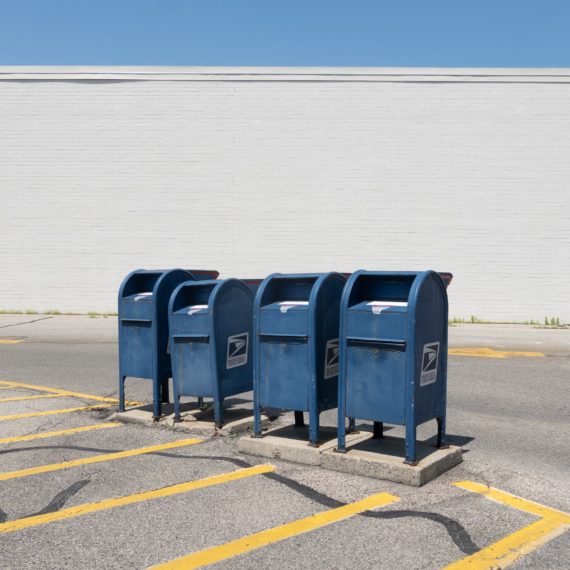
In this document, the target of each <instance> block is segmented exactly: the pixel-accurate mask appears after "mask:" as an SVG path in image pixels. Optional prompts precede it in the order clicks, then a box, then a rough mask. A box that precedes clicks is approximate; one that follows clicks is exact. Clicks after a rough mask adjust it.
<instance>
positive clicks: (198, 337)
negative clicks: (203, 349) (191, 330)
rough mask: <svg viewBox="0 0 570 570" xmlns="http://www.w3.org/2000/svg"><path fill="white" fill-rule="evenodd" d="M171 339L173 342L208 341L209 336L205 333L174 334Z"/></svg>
mask: <svg viewBox="0 0 570 570" xmlns="http://www.w3.org/2000/svg"><path fill="white" fill-rule="evenodd" d="M172 340H174V342H210V336H209V335H207V334H174V335H172Z"/></svg>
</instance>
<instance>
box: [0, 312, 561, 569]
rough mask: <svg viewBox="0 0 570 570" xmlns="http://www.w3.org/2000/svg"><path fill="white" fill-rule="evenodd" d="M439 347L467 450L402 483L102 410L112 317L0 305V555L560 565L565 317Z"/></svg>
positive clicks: (454, 429)
mask: <svg viewBox="0 0 570 570" xmlns="http://www.w3.org/2000/svg"><path fill="white" fill-rule="evenodd" d="M450 347H451V350H450V352H451V356H450V361H449V388H448V405H449V410H448V433H449V439H450V440H451V441H452V442H453V443H455V444H458V445H462V446H463V448H464V450H465V456H464V462H463V463H462V464H461V465H459V466H457V467H455V468H454V469H452V470H451V471H449V472H447V473H445V474H444V475H442V476H441V477H439V478H438V479H436V480H435V481H433V482H431V483H428V484H427V485H425V486H424V487H421V488H411V487H406V486H403V485H398V484H394V483H389V482H384V481H379V480H374V479H368V478H364V477H358V476H351V475H346V474H341V473H335V472H331V471H325V470H323V469H320V468H313V467H308V466H303V465H297V464H293V463H286V462H282V461H278V460H271V461H264V460H262V459H260V458H259V459H258V458H254V457H250V456H244V455H240V454H239V453H238V452H237V438H236V437H218V438H211V439H207V438H203V437H202V438H198V437H191V436H189V435H187V434H180V433H178V432H171V431H169V430H166V429H158V428H145V427H141V426H134V425H126V424H118V423H115V422H111V421H109V419H110V417H111V415H112V414H113V412H114V411H115V409H116V401H115V398H116V396H117V388H118V387H117V377H116V375H117V348H116V319H115V318H112V317H109V318H87V317H72V316H70V317H48V316H41V315H29V316H26V315H3V316H0V426H1V427H2V429H1V430H0V456H1V458H2V467H1V469H0V471H1V473H0V533H2V534H3V536H2V539H1V541H0V552H1V555H2V567H3V568H14V569H15V568H18V569H21V568H64V567H65V568H67V567H75V568H147V567H152V566H156V565H159V564H166V565H167V566H166V567H173V568H174V567H181V568H198V567H203V566H208V565H214V566H212V567H216V568H218V567H219V568H260V567H263V568H291V567H295V568H319V569H320V568H346V567H349V566H350V567H354V568H363V569H364V568H365V569H372V568H374V569H377V568H386V569H400V568H418V569H419V568H422V569H424V568H425V569H432V568H433V569H436V568H446V567H449V568H457V569H460V568H499V567H501V568H502V567H505V566H508V565H509V564H512V567H513V568H544V569H556V568H561V569H562V568H568V565H569V563H568V552H569V547H570V533H569V532H565V531H566V530H567V529H568V528H570V517H568V515H566V514H565V513H567V512H569V511H570V483H569V480H570V478H569V476H568V466H569V465H570V422H569V409H568V401H569V398H568V396H569V393H570V388H569V384H568V378H569V377H570V330H568V329H566V330H552V329H537V328H532V327H522V326H519V327H517V326H484V325H466V326H459V327H451V328H450ZM248 397H249V396H247V395H246V396H245V397H244V398H243V399H245V400H247V399H248ZM127 398H128V399H129V400H131V401H138V402H142V401H148V400H149V399H150V383H149V382H147V381H142V380H141V381H134V380H131V381H130V382H128V384H127ZM241 405H243V404H241ZM246 405H247V404H246ZM334 421H335V415H334V413H327V414H325V415H324V417H323V424H325V425H326V424H327V423H328V424H330V425H334ZM434 432H435V430H434V427H433V426H430V425H426V426H423V427H422V428H421V429H420V430H419V432H418V433H419V436H420V438H422V437H423V438H425V439H428V438H430V437H431V436H433V435H434ZM391 433H394V434H398V433H399V430H398V429H394V430H392V431H391ZM489 487H492V488H494V489H496V490H490V489H489Z"/></svg>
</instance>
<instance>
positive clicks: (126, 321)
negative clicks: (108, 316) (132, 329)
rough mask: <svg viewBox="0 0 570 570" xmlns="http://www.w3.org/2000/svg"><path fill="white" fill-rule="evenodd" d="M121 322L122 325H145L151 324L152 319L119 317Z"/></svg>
mask: <svg viewBox="0 0 570 570" xmlns="http://www.w3.org/2000/svg"><path fill="white" fill-rule="evenodd" d="M121 322H122V323H123V324H124V325H139V326H147V327H150V326H151V325H152V321H151V320H150V319H121Z"/></svg>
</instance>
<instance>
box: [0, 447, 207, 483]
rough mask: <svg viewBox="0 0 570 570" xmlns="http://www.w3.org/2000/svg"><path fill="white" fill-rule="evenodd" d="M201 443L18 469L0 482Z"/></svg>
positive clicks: (129, 450)
mask: <svg viewBox="0 0 570 570" xmlns="http://www.w3.org/2000/svg"><path fill="white" fill-rule="evenodd" d="M201 442H202V440H201V439H196V438H191V439H181V440H178V441H170V442H168V443H161V444H159V445H150V446H148V447H138V448H137V449H128V450H127V451H114V452H113V453H103V454H101V455H95V456H92V457H84V458H82V459H72V460H71V461H63V462H62V463H50V464H48V465H40V466H39V467H30V468H28V469H19V470H18V471H8V472H6V473H0V481H8V480H9V479H18V478H20V477H29V476H30V475H39V474H41V473H51V472H52V471H61V470H62V469H70V468H72V467H80V466H83V465H91V464H93V463H103V462H105V461H114V460H116V459H126V458H128V457H136V456H138V455H146V454H147V453H156V452H158V451H166V450H167V449H177V448H179V447H187V446H189V445H196V444H197V443H201Z"/></svg>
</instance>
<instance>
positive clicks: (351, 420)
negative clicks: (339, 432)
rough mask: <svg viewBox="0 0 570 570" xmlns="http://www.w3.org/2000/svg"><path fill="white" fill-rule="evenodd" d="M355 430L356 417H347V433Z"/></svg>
mask: <svg viewBox="0 0 570 570" xmlns="http://www.w3.org/2000/svg"><path fill="white" fill-rule="evenodd" d="M355 431H356V419H355V418H348V433H354V432H355Z"/></svg>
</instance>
